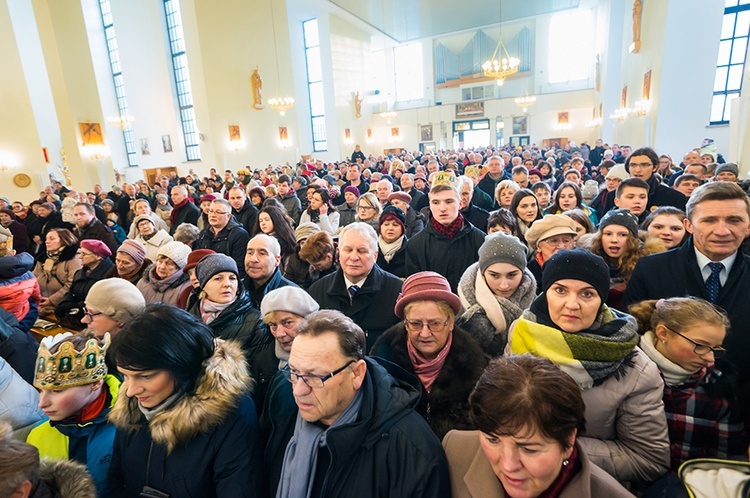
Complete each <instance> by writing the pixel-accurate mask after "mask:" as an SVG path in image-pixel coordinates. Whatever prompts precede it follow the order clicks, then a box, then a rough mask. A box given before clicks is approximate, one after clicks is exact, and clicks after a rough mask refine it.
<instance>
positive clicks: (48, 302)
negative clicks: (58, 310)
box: [34, 228, 81, 315]
mask: <svg viewBox="0 0 750 498" xmlns="http://www.w3.org/2000/svg"><path fill="white" fill-rule="evenodd" d="M44 245H45V248H46V250H45V251H43V252H41V253H40V254H39V257H38V258H37V262H36V265H35V266H34V276H35V277H36V279H37V281H38V282H39V288H40V289H41V291H42V302H41V303H40V304H41V306H42V308H41V309H40V310H39V314H40V315H48V314H50V313H54V312H55V307H56V306H57V305H58V304H60V301H62V299H63V297H64V296H65V293H66V292H68V289H70V285H71V284H72V283H73V277H74V276H75V273H76V272H77V271H78V270H80V269H81V260H80V259H79V258H77V257H76V253H77V252H78V238H77V237H76V236H75V235H73V232H71V231H70V230H68V229H67V228H53V229H52V230H50V231H49V232H48V233H47V237H46V238H45V243H44Z"/></svg>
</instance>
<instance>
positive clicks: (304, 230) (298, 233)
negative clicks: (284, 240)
mask: <svg viewBox="0 0 750 498" xmlns="http://www.w3.org/2000/svg"><path fill="white" fill-rule="evenodd" d="M318 232H320V227H319V226H318V225H317V223H313V222H312V221H306V222H304V223H300V224H299V226H298V227H297V228H296V229H295V230H294V239H295V240H296V241H297V242H299V241H301V240H305V239H307V238H309V237H310V235H313V234H315V233H318Z"/></svg>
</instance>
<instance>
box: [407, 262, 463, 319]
mask: <svg viewBox="0 0 750 498" xmlns="http://www.w3.org/2000/svg"><path fill="white" fill-rule="evenodd" d="M414 301H443V302H445V303H447V304H448V306H450V307H451V308H453V311H454V312H455V313H456V315H458V314H459V313H460V312H461V300H460V299H459V298H458V296H457V295H455V294H454V293H453V292H451V286H450V284H449V283H448V280H446V278H445V277H444V276H442V275H440V274H439V273H435V272H434V271H421V272H419V273H415V274H414V275H412V276H410V277H409V278H407V279H406V281H405V282H404V286H403V287H402V288H401V294H399V295H398V298H397V299H396V307H395V308H394V312H395V313H396V316H397V317H399V318H404V308H405V307H406V305H407V304H409V303H411V302H414Z"/></svg>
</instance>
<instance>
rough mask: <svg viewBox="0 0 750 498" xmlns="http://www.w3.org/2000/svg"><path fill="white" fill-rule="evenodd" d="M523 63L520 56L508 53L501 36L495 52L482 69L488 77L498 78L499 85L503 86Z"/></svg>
mask: <svg viewBox="0 0 750 498" xmlns="http://www.w3.org/2000/svg"><path fill="white" fill-rule="evenodd" d="M520 65H521V60H520V59H519V58H518V57H511V56H510V54H509V53H508V49H506V48H505V45H504V44H503V37H502V36H500V39H499V41H498V42H497V47H495V52H494V53H493V54H492V58H491V59H488V60H486V61H485V62H484V64H482V70H483V71H484V75H485V76H486V77H488V78H492V79H494V80H496V82H497V86H503V83H505V78H507V77H508V76H510V75H511V74H515V73H517V72H518V66H520Z"/></svg>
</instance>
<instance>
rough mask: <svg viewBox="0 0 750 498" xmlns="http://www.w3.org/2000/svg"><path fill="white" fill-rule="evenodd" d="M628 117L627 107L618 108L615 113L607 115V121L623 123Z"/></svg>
mask: <svg viewBox="0 0 750 498" xmlns="http://www.w3.org/2000/svg"><path fill="white" fill-rule="evenodd" d="M627 117H628V108H627V107H620V108H619V109H615V112H613V113H612V114H610V115H609V119H611V120H612V121H625V119H627Z"/></svg>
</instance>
